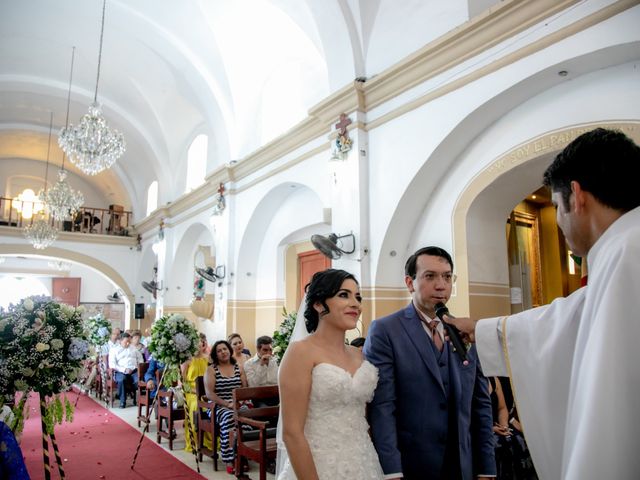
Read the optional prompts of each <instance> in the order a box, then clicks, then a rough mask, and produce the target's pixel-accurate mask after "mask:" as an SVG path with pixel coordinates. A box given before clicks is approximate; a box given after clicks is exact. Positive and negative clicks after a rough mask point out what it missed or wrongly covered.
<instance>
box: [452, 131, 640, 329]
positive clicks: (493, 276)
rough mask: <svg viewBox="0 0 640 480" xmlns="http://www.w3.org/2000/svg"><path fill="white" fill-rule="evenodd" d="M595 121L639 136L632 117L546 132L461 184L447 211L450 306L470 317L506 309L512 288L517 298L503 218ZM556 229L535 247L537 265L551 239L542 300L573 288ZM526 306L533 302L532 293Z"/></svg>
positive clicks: (548, 214)
mask: <svg viewBox="0 0 640 480" xmlns="http://www.w3.org/2000/svg"><path fill="white" fill-rule="evenodd" d="M600 126H601V127H604V128H614V129H619V130H621V131H623V132H624V133H625V134H627V135H629V136H630V137H631V138H633V139H634V140H635V141H636V142H638V138H639V137H640V131H639V129H638V127H637V124H635V123H632V122H616V123H614V122H612V123H602V124H589V125H583V126H574V127H569V128H566V129H563V130H560V131H554V132H550V133H547V134H545V135H542V136H540V137H537V138H533V139H531V140H530V141H529V142H527V143H525V144H521V145H519V146H517V147H514V148H513V149H512V150H510V151H508V152H506V153H505V154H504V155H503V156H502V157H500V158H498V159H496V160H495V161H494V162H493V163H491V164H490V165H488V166H487V167H486V168H485V169H484V170H483V171H482V172H480V173H479V174H478V175H477V176H476V177H475V178H474V180H473V181H472V182H471V183H470V184H469V185H467V187H466V189H465V190H464V191H463V192H462V193H461V195H460V196H459V198H458V201H457V203H456V206H455V209H454V212H453V238H454V252H455V255H454V256H455V258H456V259H457V267H456V268H457V270H458V282H457V295H458V299H457V300H458V305H457V306H456V311H458V312H461V313H460V314H469V315H471V316H472V317H474V318H484V317H492V316H499V315H508V314H510V313H511V311H512V308H511V305H512V303H511V302H512V300H513V299H512V293H515V294H516V297H517V292H512V290H511V284H510V280H509V255H508V244H507V234H506V231H505V228H506V227H505V225H506V222H507V219H509V218H510V216H511V212H512V210H514V209H516V210H518V207H517V206H518V205H520V204H521V203H522V202H523V201H524V200H525V199H526V197H528V196H529V195H531V194H532V193H533V192H535V191H537V190H538V189H539V188H540V187H541V185H542V175H543V172H544V170H545V169H546V167H547V166H548V165H549V164H550V163H551V161H552V160H553V158H554V157H555V155H556V154H557V153H558V152H559V151H560V150H562V149H563V148H564V147H565V146H566V145H567V144H569V143H570V142H571V141H572V140H573V139H575V138H576V137H577V136H578V135H580V134H582V133H584V132H585V131H587V130H592V129H593V128H596V127H600ZM522 210H524V208H523V209H522ZM544 217H545V219H544V221H545V222H549V223H552V224H555V212H554V210H553V209H552V208H548V209H547V210H546V211H545V212H544ZM556 231H557V232H558V233H557V235H558V238H557V240H554V239H553V236H552V235H548V236H547V237H548V239H549V245H548V247H549V248H548V251H541V252H540V262H541V264H544V263H545V262H549V263H551V262H552V257H553V255H551V250H552V249H551V244H552V243H556V244H557V253H556V255H557V258H558V262H559V264H558V265H556V267H555V268H549V269H547V270H545V271H544V272H543V271H542V268H540V280H541V286H540V288H541V292H540V299H541V300H540V301H541V302H542V303H543V304H544V303H548V301H551V300H552V299H553V298H555V296H561V295H566V294H567V293H568V292H569V291H571V289H572V288H574V287H575V284H573V285H571V284H570V282H569V281H568V279H567V281H564V280H563V279H562V275H563V274H562V271H563V268H564V269H566V271H567V272H568V269H569V266H570V263H569V262H568V261H567V259H568V254H569V252H568V251H566V250H565V251H564V252H563V250H562V247H563V246H564V238H562V236H561V235H562V233H561V232H560V231H559V230H556ZM543 250H544V249H543ZM563 263H564V264H565V265H564V266H563ZM574 275H575V274H574ZM554 276H555V280H554V282H555V286H554V283H553V282H552V279H553V278H554ZM558 276H560V283H559V284H560V290H559V289H558V287H557V284H558ZM545 278H546V280H545ZM573 282H575V279H574V280H573ZM545 292H546V293H545ZM554 292H555V293H554ZM560 292H561V293H560ZM558 293H560V295H558ZM554 295H555V296H554ZM516 300H517V298H516ZM465 302H467V303H466V305H463V303H465ZM521 303H522V302H521ZM465 306H466V307H467V308H464V307H465ZM531 306H535V305H534V303H533V298H532V301H531ZM465 310H466V311H465Z"/></svg>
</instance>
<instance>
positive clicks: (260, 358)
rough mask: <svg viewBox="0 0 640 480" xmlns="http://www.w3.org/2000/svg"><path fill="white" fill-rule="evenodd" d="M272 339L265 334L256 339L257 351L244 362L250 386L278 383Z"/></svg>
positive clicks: (276, 363)
mask: <svg viewBox="0 0 640 480" xmlns="http://www.w3.org/2000/svg"><path fill="white" fill-rule="evenodd" d="M272 344H273V339H272V338H271V337H269V336H267V335H264V336H262V337H258V339H257V340H256V350H257V353H256V354H255V355H254V356H253V357H251V358H250V359H249V360H247V361H246V362H245V364H244V371H245V374H246V375H247V383H248V384H249V386H250V387H261V386H264V385H277V384H278V362H277V360H276V359H275V357H274V356H273V348H272Z"/></svg>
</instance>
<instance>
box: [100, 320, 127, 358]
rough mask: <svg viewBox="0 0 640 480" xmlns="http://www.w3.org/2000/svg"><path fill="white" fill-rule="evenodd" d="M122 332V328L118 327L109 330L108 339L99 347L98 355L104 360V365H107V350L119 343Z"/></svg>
mask: <svg viewBox="0 0 640 480" xmlns="http://www.w3.org/2000/svg"><path fill="white" fill-rule="evenodd" d="M121 334H122V330H120V329H119V328H118V327H116V328H114V329H113V330H111V336H110V337H109V341H108V342H107V343H105V344H104V345H102V347H100V356H101V357H102V360H103V362H104V365H106V366H107V367H108V366H109V352H110V351H111V349H113V348H115V347H117V346H119V345H120V335H121Z"/></svg>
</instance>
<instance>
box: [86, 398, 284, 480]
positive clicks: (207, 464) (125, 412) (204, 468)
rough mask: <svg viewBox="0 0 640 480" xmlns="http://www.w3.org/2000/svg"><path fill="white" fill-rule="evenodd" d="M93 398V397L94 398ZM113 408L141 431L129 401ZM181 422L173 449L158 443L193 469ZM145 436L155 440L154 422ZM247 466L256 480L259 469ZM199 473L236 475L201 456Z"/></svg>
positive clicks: (219, 479)
mask: <svg viewBox="0 0 640 480" xmlns="http://www.w3.org/2000/svg"><path fill="white" fill-rule="evenodd" d="M94 400H95V398H94ZM99 403H100V404H101V405H102V406H105V405H104V402H99ZM114 405H115V408H112V409H109V410H110V411H111V412H112V413H113V414H114V415H117V416H118V417H120V418H121V419H122V420H124V421H125V422H127V423H128V424H130V425H132V426H133V427H134V428H135V429H136V430H138V431H139V432H140V433H142V428H138V421H137V420H136V417H137V414H138V408H137V407H134V406H131V404H130V403H129V406H127V408H119V407H118V406H117V402H114ZM182 423H183V422H178V423H177V424H176V433H177V435H178V437H177V439H176V440H174V442H173V450H169V443H168V442H167V440H165V439H162V443H161V444H160V445H161V446H162V447H163V448H164V449H165V450H166V451H167V452H168V453H170V454H171V455H173V456H174V457H176V458H177V459H178V460H180V461H181V462H182V463H184V464H186V465H188V466H189V467H191V468H193V470H194V471H195V470H196V459H195V456H194V455H192V454H190V453H187V452H186V451H185V450H184V432H183V425H182ZM146 436H147V437H148V438H149V439H150V440H152V441H153V442H155V441H156V424H155V422H152V423H151V426H150V428H149V431H148V432H147V434H146ZM249 467H250V470H249V472H248V475H249V477H250V478H251V479H253V480H258V479H259V478H260V477H259V470H258V466H257V465H256V464H255V463H252V462H249ZM200 474H201V475H203V476H204V477H206V478H208V479H210V480H232V479H235V478H236V477H235V476H233V475H229V474H228V473H227V472H226V470H225V465H224V463H223V462H221V461H220V460H218V471H217V472H216V471H214V470H213V461H212V460H211V459H210V458H207V457H203V459H202V462H201V463H200ZM274 478H275V476H274V475H270V474H267V479H268V480H273V479H274Z"/></svg>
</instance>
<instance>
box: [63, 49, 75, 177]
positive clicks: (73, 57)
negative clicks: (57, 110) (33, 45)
mask: <svg viewBox="0 0 640 480" xmlns="http://www.w3.org/2000/svg"><path fill="white" fill-rule="evenodd" d="M75 56H76V47H73V48H72V49H71V70H70V71H69V93H68V94H67V119H66V120H65V126H66V127H69V106H70V105H71V82H72V80H73V60H74V59H75ZM66 156H67V155H66V154H65V153H64V151H63V152H62V167H61V168H60V169H61V170H64V159H65V158H66Z"/></svg>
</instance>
